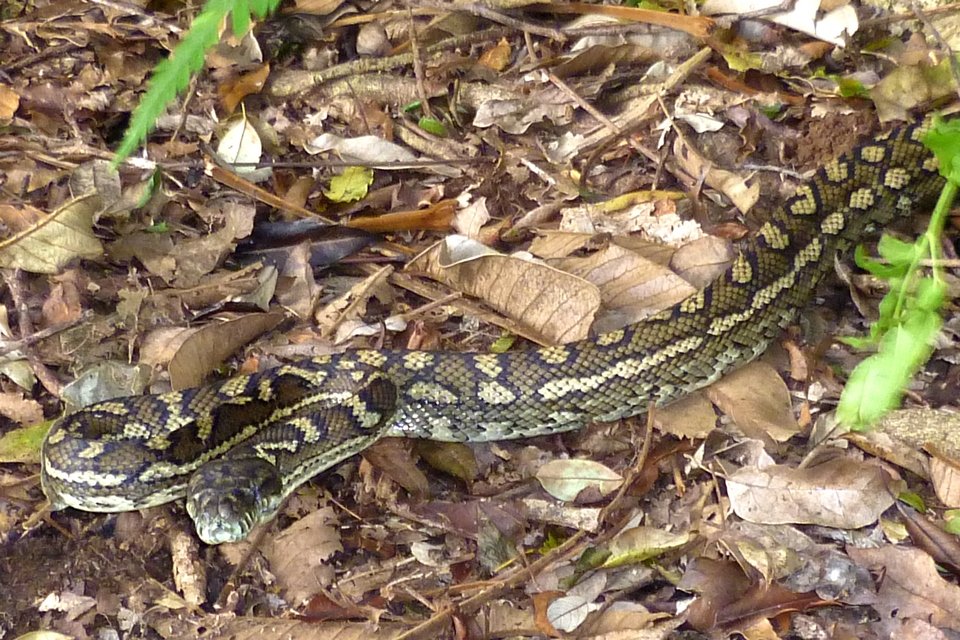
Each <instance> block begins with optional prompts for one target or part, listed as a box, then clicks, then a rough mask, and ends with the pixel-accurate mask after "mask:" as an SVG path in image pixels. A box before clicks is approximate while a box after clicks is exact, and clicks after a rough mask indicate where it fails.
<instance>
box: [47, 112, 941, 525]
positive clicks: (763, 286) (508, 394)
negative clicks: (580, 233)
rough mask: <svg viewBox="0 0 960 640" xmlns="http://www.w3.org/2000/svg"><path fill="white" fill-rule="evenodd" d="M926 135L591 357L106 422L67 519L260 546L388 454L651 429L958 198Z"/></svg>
mask: <svg viewBox="0 0 960 640" xmlns="http://www.w3.org/2000/svg"><path fill="white" fill-rule="evenodd" d="M929 127H930V121H929V119H928V120H925V121H923V122H918V123H915V124H912V125H907V126H903V127H901V128H899V129H896V130H894V131H893V132H891V133H889V134H886V135H881V136H879V137H877V138H874V139H872V140H870V141H868V142H866V143H865V144H862V145H861V146H859V147H858V148H857V149H855V150H854V151H852V152H850V153H848V154H846V155H844V156H842V157H840V158H838V159H836V160H834V161H832V162H830V163H829V164H827V165H826V166H824V167H822V168H821V169H819V170H818V171H817V172H816V174H815V175H814V176H813V177H812V178H811V179H810V180H808V181H807V182H805V183H804V184H802V185H801V186H800V187H799V188H798V189H797V191H796V193H795V194H794V195H793V196H792V197H790V198H789V199H788V200H786V202H784V203H783V204H782V205H781V206H780V207H778V208H777V209H776V210H775V211H773V213H772V215H771V216H770V217H769V219H768V220H767V221H766V222H765V223H764V224H763V225H762V226H761V227H760V228H759V230H758V231H757V233H756V234H755V235H754V237H752V238H751V239H750V240H748V241H747V242H745V243H744V244H743V246H741V248H740V250H739V252H738V255H737V257H736V258H735V260H734V263H733V265H732V267H731V268H730V269H729V270H728V271H727V272H726V273H725V274H724V275H722V276H721V277H720V278H718V279H717V280H716V281H715V282H713V283H712V284H710V285H709V286H707V287H706V288H705V289H704V290H703V291H701V292H700V293H698V294H695V295H693V296H692V297H690V298H688V299H686V300H685V301H683V302H682V303H680V304H678V305H677V306H675V307H673V308H670V309H668V310H666V311H664V312H661V313H660V314H658V315H656V316H654V317H652V318H648V319H647V320H645V321H643V322H642V323H639V324H636V325H632V326H628V327H625V328H623V329H620V330H617V331H612V332H609V333H604V334H601V335H598V336H596V337H592V338H589V339H586V340H583V341H580V342H575V343H571V344H566V345H562V346H553V347H545V348H538V349H532V350H524V351H516V352H508V353H499V354H492V353H491V354H476V353H451V352H431V351H402V350H385V349H384V350H381V349H363V350H354V351H347V352H344V353H341V354H337V355H331V356H323V357H317V358H312V359H309V360H303V361H300V362H295V363H292V364H286V365H283V366H280V367H276V368H273V369H269V370H266V371H263V372H260V373H256V374H254V375H247V376H240V377H235V378H231V379H228V380H225V381H222V382H218V383H215V384H211V385H209V386H204V387H199V388H193V389H186V390H183V391H175V392H171V393H165V394H160V395H142V396H135V397H128V398H118V399H115V400H108V401H105V402H99V403H97V404H93V405H91V406H88V407H86V408H84V409H81V410H79V411H77V412H75V413H73V414H71V415H68V416H66V417H64V418H62V419H61V420H60V421H59V422H57V423H56V424H55V425H54V427H53V428H52V429H51V431H50V433H49V434H48V436H47V438H46V440H45V442H44V444H43V449H42V465H43V468H42V476H41V477H42V484H43V488H44V490H45V492H46V494H47V496H48V497H49V498H50V500H51V503H52V505H53V507H54V508H64V507H75V508H78V509H83V510H87V511H108V512H109V511H123V510H129V509H137V508H142V507H148V506H152V505H157V504H161V503H164V502H168V501H170V500H174V499H177V498H180V497H183V496H184V495H186V496H187V510H188V512H189V513H190V515H191V517H192V518H193V519H194V522H195V524H196V527H197V531H198V534H199V535H200V537H201V538H202V539H203V540H205V541H206V542H209V543H218V542H224V541H229V540H238V539H242V538H244V537H245V536H246V535H247V533H248V532H249V530H250V528H251V527H252V526H254V525H256V524H258V523H260V522H264V521H266V520H269V519H270V518H271V517H272V516H273V515H274V514H275V512H276V510H277V509H278V508H279V505H280V503H281V501H282V500H283V498H284V497H286V496H287V495H289V494H290V492H291V491H293V490H294V489H295V488H296V487H297V486H299V485H300V484H302V483H303V482H305V481H306V480H307V479H309V478H310V477H311V476H313V475H315V474H316V473H318V472H320V471H322V470H323V469H326V468H328V467H330V466H331V465H334V464H336V463H338V462H340V461H342V460H344V459H345V458H347V457H349V456H351V455H353V454H355V453H357V452H359V451H361V450H363V449H364V448H365V447H367V446H369V445H370V444H372V443H373V442H374V441H376V440H377V439H379V438H381V437H383V436H403V437H416V438H429V439H433V440H443V441H469V442H479V441H489V440H500V439H507V438H520V437H527V436H535V435H542V434H549V433H557V432H561V431H568V430H572V429H577V428H579V427H581V426H583V425H585V424H587V423H589V422H592V421H610V420H616V419H619V418H623V417H627V416H633V415H636V414H639V413H642V412H643V411H645V410H646V409H647V408H649V407H652V406H655V405H662V404H664V403H667V402H669V401H671V400H674V399H676V398H678V397H679V396H681V395H683V394H685V393H688V392H690V391H692V390H694V389H697V388H700V387H703V386H705V385H707V384H709V383H711V382H713V381H715V380H716V379H718V378H719V377H720V376H722V375H723V374H724V373H725V372H727V371H729V370H730V369H732V368H734V367H736V366H738V365H742V364H743V363H745V362H747V361H749V360H751V359H753V358H755V357H756V356H758V355H759V354H761V353H762V352H763V351H764V350H765V349H766V347H767V345H768V344H769V343H770V342H771V341H772V340H773V339H774V338H775V337H776V336H777V335H778V333H779V332H780V331H781V329H782V328H783V327H785V326H786V325H787V324H789V323H790V322H791V321H792V320H793V319H794V317H795V315H796V313H797V311H798V310H799V309H800V308H802V307H803V306H804V305H805V304H806V303H807V302H808V300H809V299H810V297H811V295H812V293H813V291H814V288H815V287H816V286H817V283H818V282H819V281H820V279H821V277H822V276H823V275H824V274H825V273H826V272H827V271H828V270H830V269H831V268H832V257H833V256H834V255H835V253H836V252H837V251H843V250H845V249H847V248H848V247H849V246H850V245H851V243H853V242H854V241H856V240H857V239H858V238H859V237H860V236H861V235H862V233H863V232H864V230H865V227H866V226H868V225H870V224H874V223H884V222H887V221H888V220H890V219H891V218H892V217H893V216H895V215H901V214H902V215H906V214H909V213H910V211H911V209H912V208H914V207H915V206H917V205H918V204H919V203H921V202H925V201H929V200H930V198H931V197H933V196H935V195H936V193H937V192H938V191H939V189H940V188H941V186H942V184H943V179H942V178H941V177H940V175H939V173H938V172H937V166H936V161H935V159H934V157H933V156H932V154H931V153H930V152H929V151H927V150H926V149H925V148H924V147H923V145H922V144H921V143H920V141H919V140H920V137H921V136H922V135H923V134H924V133H925V132H926V131H927V130H928V129H929Z"/></svg>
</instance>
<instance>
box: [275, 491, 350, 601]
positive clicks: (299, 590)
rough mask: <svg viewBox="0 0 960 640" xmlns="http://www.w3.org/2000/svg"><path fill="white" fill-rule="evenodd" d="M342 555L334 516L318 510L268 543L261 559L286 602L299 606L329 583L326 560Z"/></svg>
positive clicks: (329, 511)
mask: <svg viewBox="0 0 960 640" xmlns="http://www.w3.org/2000/svg"><path fill="white" fill-rule="evenodd" d="M340 551H343V544H342V543H341V541H340V531H339V527H338V520H337V516H336V513H335V512H334V510H333V509H332V508H330V507H325V508H323V509H318V510H316V511H314V512H312V513H310V514H308V515H307V516H305V517H303V518H301V519H299V520H297V521H296V522H294V523H293V524H292V525H290V526H289V527H287V528H286V529H284V530H283V531H281V532H280V533H278V534H277V535H276V536H273V537H271V538H269V539H268V541H267V542H266V543H265V545H264V555H265V556H266V558H267V560H268V561H269V562H270V571H271V572H272V573H273V574H274V575H275V576H276V577H277V583H278V584H279V585H280V587H281V588H282V589H283V591H284V595H285V597H286V598H287V601H288V602H291V603H297V604H299V603H301V602H303V601H304V600H306V599H307V598H310V597H311V596H313V595H314V594H316V593H317V592H318V591H320V590H322V589H323V588H324V587H326V586H328V585H329V584H330V583H331V582H332V581H333V567H332V566H331V565H328V564H327V561H328V560H329V559H330V557H331V556H332V555H333V554H335V553H338V552H340Z"/></svg>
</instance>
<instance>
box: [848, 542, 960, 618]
mask: <svg viewBox="0 0 960 640" xmlns="http://www.w3.org/2000/svg"><path fill="white" fill-rule="evenodd" d="M847 554H848V555H849V556H850V557H851V558H852V559H853V561H854V562H856V563H857V564H859V565H860V566H862V567H864V568H866V569H868V570H870V571H871V572H873V573H875V574H878V575H882V576H883V580H881V581H879V590H878V591H877V600H876V602H873V603H871V606H872V607H873V608H874V609H875V610H876V611H877V612H878V613H879V614H880V616H881V618H882V621H890V620H894V619H897V620H905V619H909V618H917V619H920V620H924V621H926V622H929V623H931V624H934V625H936V626H938V627H943V628H946V629H952V630H953V631H960V587H958V586H957V585H955V584H953V583H951V582H948V581H947V580H944V579H943V578H942V577H941V576H940V574H939V572H938V571H937V567H936V565H935V564H934V562H933V558H931V557H930V556H929V555H927V554H926V553H924V552H923V551H920V550H919V549H911V548H904V547H898V546H894V545H885V546H883V547H880V548H877V549H858V548H855V547H847Z"/></svg>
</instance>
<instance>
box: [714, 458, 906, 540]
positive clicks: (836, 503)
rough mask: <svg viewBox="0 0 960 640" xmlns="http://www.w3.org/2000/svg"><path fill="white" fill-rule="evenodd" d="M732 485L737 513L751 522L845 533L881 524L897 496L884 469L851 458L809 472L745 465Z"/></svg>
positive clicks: (729, 484)
mask: <svg viewBox="0 0 960 640" xmlns="http://www.w3.org/2000/svg"><path fill="white" fill-rule="evenodd" d="M726 485H727V496H728V497H729V498H730V506H731V507H732V508H733V512H734V513H736V514H737V515H738V516H740V517H741V518H743V519H744V520H747V521H748V522H754V523H758V524H818V525H821V526H825V527H836V528H839V529H858V528H860V527H865V526H867V525H869V524H872V523H874V522H876V521H877V518H879V517H880V514H882V513H883V512H884V511H886V510H887V509H888V508H889V507H890V506H891V505H893V503H894V500H895V495H896V493H895V491H892V490H891V487H890V486H888V485H889V479H888V477H887V476H886V474H885V473H884V471H883V470H882V469H881V468H880V466H879V465H876V464H868V463H864V462H860V461H858V460H854V459H852V458H846V457H840V458H834V459H833V460H830V461H828V462H825V463H823V464H820V465H817V466H814V467H807V468H803V469H795V468H793V467H787V466H783V465H771V466H768V467H764V468H762V469H758V468H756V467H743V468H741V469H738V470H737V471H735V472H733V473H732V474H730V475H729V476H728V477H727V483H726Z"/></svg>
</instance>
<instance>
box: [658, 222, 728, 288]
mask: <svg viewBox="0 0 960 640" xmlns="http://www.w3.org/2000/svg"><path fill="white" fill-rule="evenodd" d="M734 257H735V252H734V250H733V245H732V244H731V243H730V242H729V241H728V240H724V239H723V238H718V237H717V236H712V235H708V236H703V237H702V238H697V239H695V240H692V241H690V242H687V243H686V244H684V245H683V246H681V247H680V248H679V249H677V250H676V252H675V253H674V254H673V257H672V258H671V259H670V268H671V269H672V270H673V272H674V273H676V274H677V275H678V276H680V277H681V278H683V279H684V280H686V281H687V282H689V283H690V285H691V286H693V287H694V288H695V289H697V290H700V289H702V288H704V287H706V286H707V285H708V284H710V283H711V282H713V281H714V280H716V279H717V278H718V277H719V276H720V274H722V273H724V272H725V271H726V270H727V269H728V268H729V267H730V265H731V264H733V259H734Z"/></svg>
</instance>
